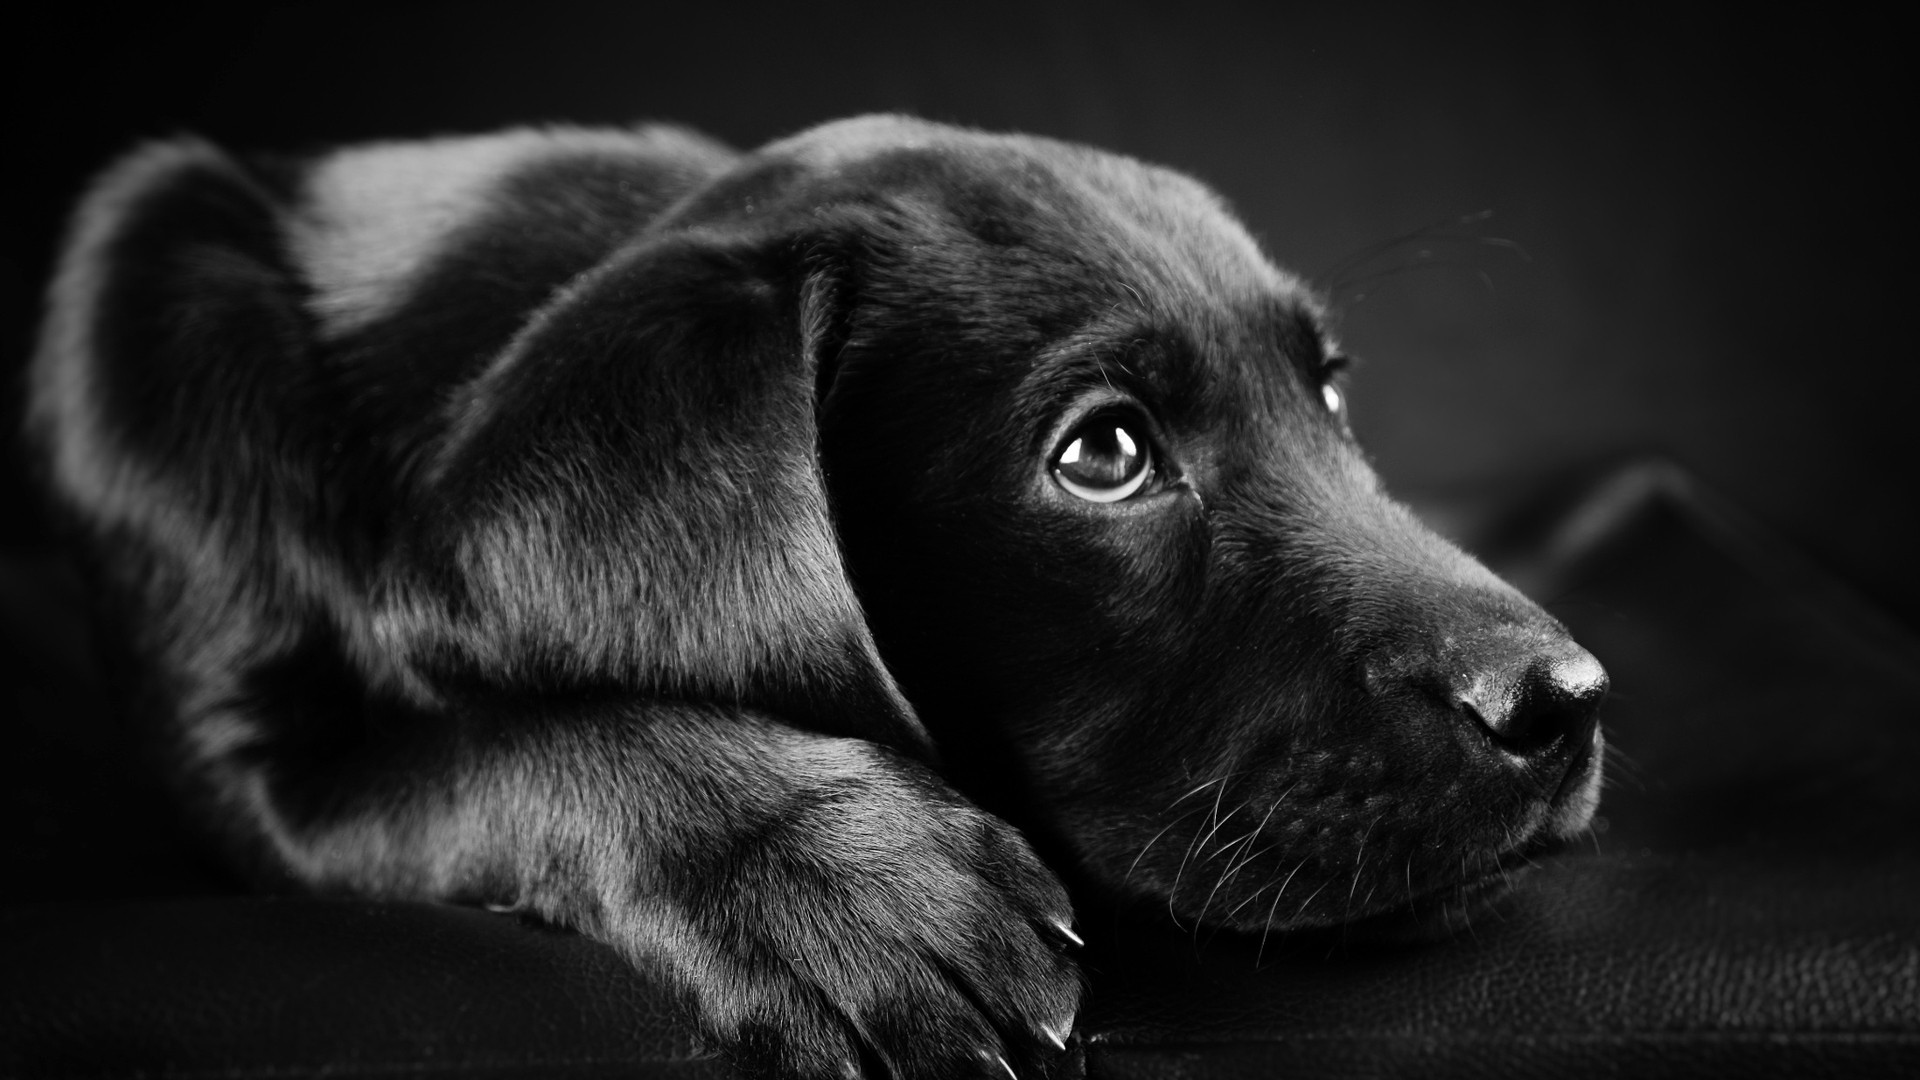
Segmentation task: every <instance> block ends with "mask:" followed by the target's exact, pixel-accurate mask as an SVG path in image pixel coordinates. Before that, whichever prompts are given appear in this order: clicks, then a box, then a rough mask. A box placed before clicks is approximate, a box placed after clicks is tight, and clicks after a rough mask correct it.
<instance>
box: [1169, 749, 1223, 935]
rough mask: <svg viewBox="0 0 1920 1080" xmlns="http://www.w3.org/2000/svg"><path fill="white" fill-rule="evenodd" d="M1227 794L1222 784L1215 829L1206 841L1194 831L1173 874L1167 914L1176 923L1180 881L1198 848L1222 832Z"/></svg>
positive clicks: (1217, 796)
mask: <svg viewBox="0 0 1920 1080" xmlns="http://www.w3.org/2000/svg"><path fill="white" fill-rule="evenodd" d="M1222 779H1225V778H1224V777H1223V778H1222ZM1226 793H1227V786H1226V785H1225V784H1221V785H1220V789H1219V790H1218V791H1216V792H1214V795H1213V812H1212V815H1211V817H1212V819H1213V823H1214V824H1213V828H1212V829H1210V830H1208V832H1207V834H1206V840H1202V839H1201V835H1200V830H1198V829H1195V830H1194V834H1193V839H1192V840H1191V841H1189V842H1188V844H1187V851H1186V854H1184V855H1182V856H1181V857H1180V868H1179V869H1177V870H1175V871H1174V873H1173V887H1172V888H1171V889H1169V890H1167V914H1169V915H1172V916H1173V917H1174V919H1175V921H1176V922H1177V921H1178V920H1179V915H1178V913H1177V912H1175V911H1174V907H1173V901H1174V897H1175V896H1177V895H1179V892H1180V879H1181V878H1182V877H1184V876H1185V875H1186V872H1187V866H1188V864H1190V863H1191V862H1193V853H1194V850H1195V848H1196V846H1200V845H1204V844H1205V843H1206V841H1207V840H1211V839H1212V838H1213V834H1214V833H1216V832H1219V831H1220V825H1221V821H1220V800H1221V799H1222V798H1224V797H1225V796H1226ZM1236 809H1237V808H1236Z"/></svg>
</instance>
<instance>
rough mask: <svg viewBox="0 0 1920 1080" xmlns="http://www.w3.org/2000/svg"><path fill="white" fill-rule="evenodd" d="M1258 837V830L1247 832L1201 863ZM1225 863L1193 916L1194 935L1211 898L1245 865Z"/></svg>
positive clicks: (1205, 917) (1211, 900)
mask: <svg viewBox="0 0 1920 1080" xmlns="http://www.w3.org/2000/svg"><path fill="white" fill-rule="evenodd" d="M1259 835H1260V830H1259V829H1257V828H1256V829H1254V830H1253V831H1252V832H1249V833H1247V834H1245V835H1243V836H1241V837H1240V838H1239V839H1238V840H1235V841H1233V842H1232V843H1230V844H1223V845H1221V846H1220V848H1219V850H1218V851H1215V852H1214V853H1213V855H1209V856H1207V859H1205V860H1202V861H1203V862H1204V861H1210V860H1212V859H1213V858H1214V857H1216V856H1218V855H1220V854H1222V853H1224V852H1228V851H1232V850H1235V849H1238V848H1243V847H1245V846H1246V845H1248V844H1251V843H1252V842H1253V841H1254V839H1255V838H1257V837H1258V836H1259ZM1227 862H1228V866H1227V869H1226V870H1224V871H1222V872H1221V874H1220V876H1219V877H1218V878H1216V879H1214V882H1213V889H1212V891H1210V892H1208V893H1207V899H1206V902H1205V903H1203V904H1201V905H1200V914H1198V915H1195V916H1194V933H1195V934H1198V933H1199V932H1200V924H1201V923H1203V922H1205V921H1206V920H1207V910H1208V909H1209V908H1211V907H1213V898H1214V897H1216V896H1218V895H1220V889H1221V888H1222V887H1223V886H1225V885H1226V883H1227V882H1228V881H1230V880H1232V879H1233V876H1234V875H1235V874H1237V873H1239V871H1240V866H1243V865H1245V864H1244V863H1241V864H1238V865H1236V864H1234V862H1233V860H1231V859H1229V860H1227Z"/></svg>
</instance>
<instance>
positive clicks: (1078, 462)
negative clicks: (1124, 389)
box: [1053, 417, 1153, 503]
mask: <svg viewBox="0 0 1920 1080" xmlns="http://www.w3.org/2000/svg"><path fill="white" fill-rule="evenodd" d="M1151 475H1153V451H1152V450H1151V449H1150V448H1149V447H1148V446H1147V440H1146V438H1145V437H1144V436H1142V435H1141V433H1140V428H1139V427H1137V426H1134V425H1130V424H1128V423H1127V422H1125V421H1123V420H1118V419H1115V418H1113V417H1096V418H1095V419H1092V420H1089V421H1087V422H1086V423H1084V424H1081V425H1080V426H1079V427H1078V428H1075V429H1074V431H1073V433H1072V434H1071V435H1069V436H1067V445H1066V449H1064V450H1062V451H1060V456H1059V457H1058V458H1055V459H1054V463H1053V476H1054V479H1056V480H1058V481H1059V482H1060V486H1061V487H1063V488H1066V489H1067V490H1068V491H1070V492H1072V493H1073V494H1075V495H1078V496H1079V497H1080V498H1082V499H1085V500H1087V501H1088V502H1097V503H1110V502H1119V501H1120V500H1121V499H1124V498H1126V497H1127V496H1129V495H1132V494H1133V493H1134V492H1136V491H1139V490H1140V488H1141V487H1142V486H1143V485H1144V484H1146V482H1147V478H1148V477H1149V476H1151Z"/></svg>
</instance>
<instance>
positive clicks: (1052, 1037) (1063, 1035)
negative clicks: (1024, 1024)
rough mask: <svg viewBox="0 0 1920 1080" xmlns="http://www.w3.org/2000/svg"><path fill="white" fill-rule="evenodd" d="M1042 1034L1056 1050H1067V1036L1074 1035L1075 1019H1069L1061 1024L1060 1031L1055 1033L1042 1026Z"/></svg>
mask: <svg viewBox="0 0 1920 1080" xmlns="http://www.w3.org/2000/svg"><path fill="white" fill-rule="evenodd" d="M1040 1034H1042V1035H1045V1036H1046V1037H1047V1041H1048V1042H1050V1043H1052V1044H1053V1047H1054V1049H1056V1050H1065V1049H1066V1048H1067V1036H1068V1035H1071V1034H1073V1018H1072V1017H1068V1018H1067V1022H1066V1023H1064V1024H1061V1025H1060V1030H1058V1031H1055V1030H1054V1029H1052V1028H1050V1027H1048V1026H1047V1025H1045V1024H1041V1025H1040Z"/></svg>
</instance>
